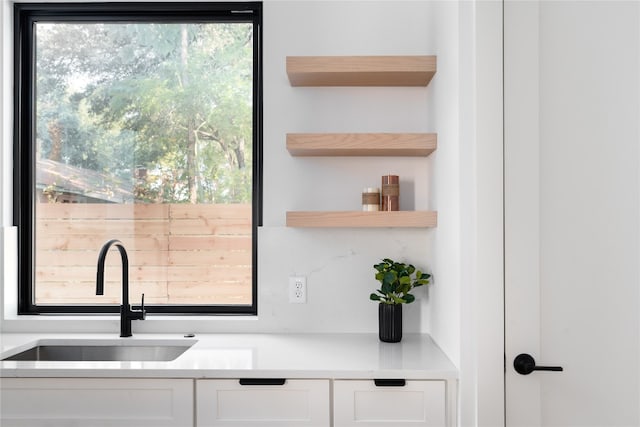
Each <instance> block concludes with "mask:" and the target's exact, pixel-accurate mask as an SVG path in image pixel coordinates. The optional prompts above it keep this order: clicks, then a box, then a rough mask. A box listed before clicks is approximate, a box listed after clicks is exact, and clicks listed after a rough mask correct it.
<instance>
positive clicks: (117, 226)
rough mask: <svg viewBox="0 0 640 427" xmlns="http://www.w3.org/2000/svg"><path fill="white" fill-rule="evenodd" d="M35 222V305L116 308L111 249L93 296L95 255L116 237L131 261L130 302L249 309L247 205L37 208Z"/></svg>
mask: <svg viewBox="0 0 640 427" xmlns="http://www.w3.org/2000/svg"><path fill="white" fill-rule="evenodd" d="M36 218H37V220H36V252H35V257H36V268H35V274H36V303H37V304H62V303H64V304H73V303H77V304H84V303H92V304H100V303H119V302H120V298H121V296H120V294H121V276H122V273H121V268H120V265H121V262H120V255H119V253H118V251H117V250H115V249H114V250H112V252H110V253H109V255H108V256H107V268H106V270H105V294H104V296H96V295H95V288H96V265H97V259H98V252H99V250H100V248H101V247H102V245H103V244H104V243H105V242H106V241H107V240H109V239H113V238H116V239H119V240H121V241H122V242H123V244H124V246H125V248H126V249H127V253H128V255H129V283H130V292H129V295H130V300H131V302H132V303H135V304H138V303H139V300H140V294H142V293H144V294H145V303H149V304H250V303H251V268H252V263H251V239H252V236H251V205H247V204H234V205H204V204H201V205H190V204H69V203H64V204H56V203H38V204H36Z"/></svg>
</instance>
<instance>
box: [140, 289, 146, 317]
mask: <svg viewBox="0 0 640 427" xmlns="http://www.w3.org/2000/svg"><path fill="white" fill-rule="evenodd" d="M140 313H142V319H141V320H144V318H145V317H146V316H147V312H146V311H144V292H143V293H142V302H141V303H140Z"/></svg>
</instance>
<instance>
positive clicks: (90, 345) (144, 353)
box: [2, 340, 195, 362]
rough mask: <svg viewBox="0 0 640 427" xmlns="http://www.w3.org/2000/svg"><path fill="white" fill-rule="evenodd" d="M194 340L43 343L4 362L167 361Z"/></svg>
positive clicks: (7, 358)
mask: <svg viewBox="0 0 640 427" xmlns="http://www.w3.org/2000/svg"><path fill="white" fill-rule="evenodd" d="M194 343H195V341H189V342H180V341H170V342H166V343H158V342H157V341H150V342H144V341H135V342H117V343H113V342H109V343H99V342H96V341H95V340H94V341H91V342H83V343H78V342H73V341H65V342H60V343H55V342H51V341H43V342H41V343H39V344H38V345H36V346H34V347H31V348H29V349H27V350H25V351H22V352H21V353H17V354H14V355H12V356H8V357H5V358H4V359H2V360H30V361H60V362H63V361H69V362H71V361H74V362H75V361H79V362H82V361H96V362H97V361H100V362H108V361H117V362H124V361H156V362H168V361H171V360H174V359H176V358H177V357H178V356H180V355H181V354H182V353H184V352H185V351H187V350H188V349H189V348H190V347H191V346H192V345H193V344H194Z"/></svg>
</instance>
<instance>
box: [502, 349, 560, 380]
mask: <svg viewBox="0 0 640 427" xmlns="http://www.w3.org/2000/svg"><path fill="white" fill-rule="evenodd" d="M513 367H514V369H515V370H516V372H517V373H519V374H520V375H529V374H530V373H531V372H533V371H562V366H537V365H536V360H535V359H534V358H533V357H532V356H531V355H530V354H526V353H523V354H519V355H517V356H516V358H515V359H513Z"/></svg>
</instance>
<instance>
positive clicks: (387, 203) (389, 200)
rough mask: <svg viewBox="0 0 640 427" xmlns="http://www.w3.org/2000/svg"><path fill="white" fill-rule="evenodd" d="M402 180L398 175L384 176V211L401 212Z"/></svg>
mask: <svg viewBox="0 0 640 427" xmlns="http://www.w3.org/2000/svg"><path fill="white" fill-rule="evenodd" d="M399 199H400V178H399V177H398V175H383V176H382V210H383V211H397V210H400V201H399Z"/></svg>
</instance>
